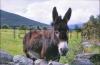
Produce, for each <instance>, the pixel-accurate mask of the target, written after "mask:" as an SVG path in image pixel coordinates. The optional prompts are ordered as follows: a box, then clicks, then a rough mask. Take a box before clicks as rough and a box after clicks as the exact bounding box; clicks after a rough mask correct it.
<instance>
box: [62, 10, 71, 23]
mask: <svg viewBox="0 0 100 65" xmlns="http://www.w3.org/2000/svg"><path fill="white" fill-rule="evenodd" d="M71 13H72V9H71V8H69V9H68V11H67V12H66V14H65V16H64V18H63V21H64V22H66V23H67V22H68V20H69V19H70V17H71Z"/></svg>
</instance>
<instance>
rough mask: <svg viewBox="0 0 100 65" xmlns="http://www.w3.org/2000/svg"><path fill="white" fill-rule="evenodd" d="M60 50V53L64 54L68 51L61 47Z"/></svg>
mask: <svg viewBox="0 0 100 65" xmlns="http://www.w3.org/2000/svg"><path fill="white" fill-rule="evenodd" d="M60 51H61V53H62V55H63V56H65V55H66V53H67V52H68V49H63V48H61V49H60Z"/></svg>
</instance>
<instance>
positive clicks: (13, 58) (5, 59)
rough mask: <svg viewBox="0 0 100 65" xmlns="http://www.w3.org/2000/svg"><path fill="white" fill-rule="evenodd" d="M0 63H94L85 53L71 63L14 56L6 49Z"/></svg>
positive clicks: (29, 64) (1, 52)
mask: <svg viewBox="0 0 100 65" xmlns="http://www.w3.org/2000/svg"><path fill="white" fill-rule="evenodd" d="M0 65H93V63H92V62H91V61H90V60H89V59H88V58H86V57H85V55H81V54H79V55H77V56H76V58H75V59H73V61H72V62H71V63H69V64H62V63H59V62H55V61H45V60H43V59H38V60H36V61H34V62H33V61H32V60H31V59H29V58H27V57H26V56H24V55H16V56H12V55H10V54H9V53H7V52H5V51H0Z"/></svg>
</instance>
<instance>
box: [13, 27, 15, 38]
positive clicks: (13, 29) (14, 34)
mask: <svg viewBox="0 0 100 65" xmlns="http://www.w3.org/2000/svg"><path fill="white" fill-rule="evenodd" d="M15 29H16V27H15V26H14V28H13V30H14V33H13V35H14V39H15V38H16V30H15Z"/></svg>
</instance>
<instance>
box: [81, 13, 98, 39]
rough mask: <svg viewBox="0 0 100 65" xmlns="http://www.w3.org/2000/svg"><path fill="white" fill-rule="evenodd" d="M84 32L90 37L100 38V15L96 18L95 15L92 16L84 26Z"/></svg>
mask: <svg viewBox="0 0 100 65" xmlns="http://www.w3.org/2000/svg"><path fill="white" fill-rule="evenodd" d="M83 34H86V35H87V38H88V39H96V38H98V39H100V15H98V16H97V17H96V18H94V16H93V15H92V16H90V19H89V20H88V22H87V23H85V25H84V27H83Z"/></svg>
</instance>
